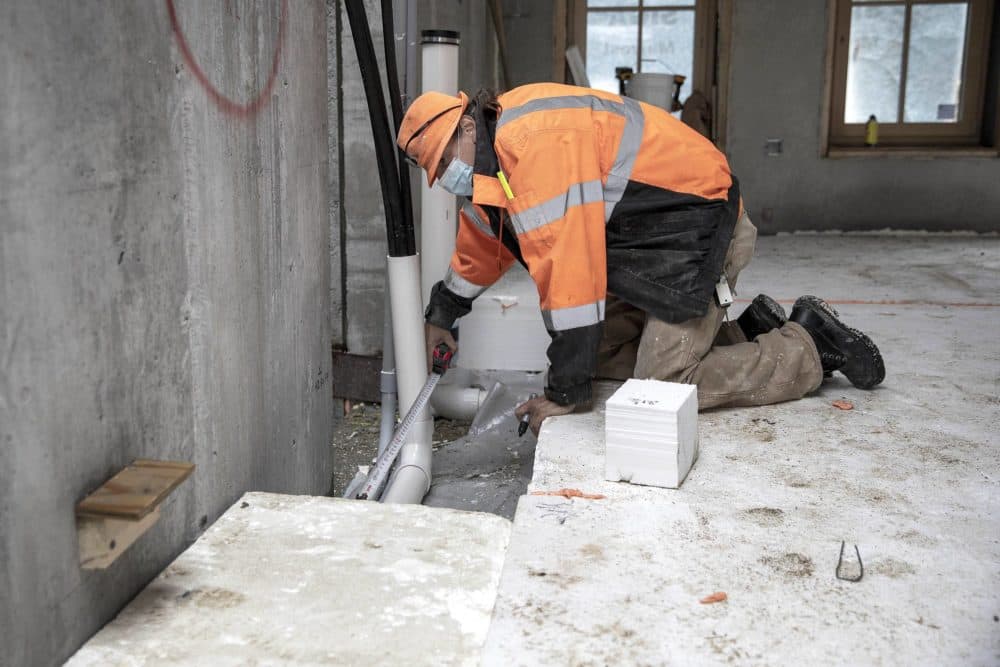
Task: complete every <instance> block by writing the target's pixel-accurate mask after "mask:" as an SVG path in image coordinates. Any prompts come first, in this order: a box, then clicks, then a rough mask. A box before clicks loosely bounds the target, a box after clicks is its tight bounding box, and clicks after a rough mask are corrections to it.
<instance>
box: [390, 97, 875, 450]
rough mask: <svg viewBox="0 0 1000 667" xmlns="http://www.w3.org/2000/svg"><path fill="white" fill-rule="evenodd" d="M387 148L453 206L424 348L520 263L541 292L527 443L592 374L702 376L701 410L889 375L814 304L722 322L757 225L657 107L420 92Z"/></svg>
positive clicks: (711, 149) (864, 341) (731, 187)
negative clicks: (543, 359) (540, 389)
mask: <svg viewBox="0 0 1000 667" xmlns="http://www.w3.org/2000/svg"><path fill="white" fill-rule="evenodd" d="M397 143H398V145H399V147H400V148H401V149H403V151H404V152H405V154H406V156H407V159H408V161H410V162H412V163H413V164H415V165H417V166H419V167H421V168H423V169H424V170H425V171H426V172H427V183H428V185H432V184H433V183H435V182H437V183H438V184H439V185H440V186H441V187H443V188H445V189H446V190H448V191H449V192H452V193H453V194H455V195H458V196H460V197H463V198H464V199H463V203H462V207H461V215H460V224H459V229H458V237H457V239H456V243H455V254H454V255H453V257H452V259H451V265H450V267H449V268H448V271H447V274H446V275H445V278H444V280H442V281H441V282H439V283H437V284H436V285H435V286H434V288H433V290H432V293H431V297H430V302H429V305H428V307H427V311H426V313H425V319H426V329H427V345H428V350H432V349H433V348H434V347H435V346H436V345H438V344H439V343H441V342H445V343H447V344H448V345H449V347H451V348H452V349H457V345H456V343H455V340H454V339H453V338H452V336H451V334H450V333H449V330H450V329H451V327H452V326H453V324H454V322H455V320H456V319H458V318H459V317H461V316H463V315H465V314H466V313H468V312H469V310H470V309H471V304H472V301H473V299H475V298H476V297H477V296H478V295H479V294H481V293H482V292H483V291H484V290H486V288H488V287H489V286H490V285H492V284H493V283H494V282H495V281H496V280H497V279H499V278H500V276H501V275H503V273H504V272H505V271H506V270H507V269H508V268H509V267H510V266H511V265H512V264H513V263H514V262H516V261H517V262H521V263H522V264H523V265H524V266H525V267H526V268H527V270H528V271H529V273H530V274H531V277H532V278H533V279H534V281H535V283H536V285H537V287H538V294H539V298H540V301H541V308H542V317H543V319H544V322H545V327H546V329H547V330H548V332H549V334H550V336H551V337H552V341H551V343H550V345H549V349H548V357H549V362H550V365H549V371H548V375H547V377H546V387H545V395H544V396H541V397H538V398H535V399H532V400H530V401H528V402H526V403H524V404H522V405H521V406H519V407H518V408H517V411H516V414H517V416H518V418H520V417H522V416H523V415H525V414H528V415H530V426H531V429H532V431H534V432H535V434H536V435H537V434H538V430H539V428H540V427H541V423H542V421H543V420H544V419H545V418H546V417H550V416H553V415H561V414H568V413H569V412H572V411H573V410H574V409H588V408H589V407H590V404H591V380H592V379H593V378H595V377H604V378H614V379H626V378H629V377H637V378H653V379H658V380H667V381H673V382H685V383H691V384H696V385H697V386H698V404H699V407H700V408H701V409H705V408H712V407H718V406H745V405H764V404H770V403H777V402H780V401H787V400H792V399H797V398H801V397H802V396H804V395H806V394H808V393H809V392H812V391H814V390H815V389H816V388H817V387H819V386H820V383H821V382H822V380H823V376H824V372H827V373H830V372H832V371H840V372H842V373H843V374H844V375H846V376H847V378H848V379H849V380H850V381H851V382H852V383H853V384H854V385H855V386H858V387H862V388H866V389H867V388H871V387H874V386H875V385H877V384H878V383H880V382H881V381H882V379H883V378H884V376H885V369H884V366H883V363H882V358H881V356H880V355H879V352H878V348H876V346H875V344H874V343H873V342H872V341H871V339H870V338H868V337H867V336H865V335H864V334H862V333H860V332H858V331H855V330H853V329H851V328H849V327H847V326H846V325H844V324H843V323H842V322H841V321H840V320H839V319H838V315H837V313H836V312H835V311H834V310H833V309H832V308H830V307H829V306H828V305H827V304H826V303H825V302H823V301H822V300H820V299H818V298H816V297H802V298H800V299H799V300H798V301H796V303H795V306H794V308H793V309H792V313H791V318H790V320H789V321H786V318H785V313H784V310H783V309H782V308H781V306H780V305H778V304H777V303H776V302H774V301H773V300H772V299H770V298H768V297H766V296H764V295H761V296H759V297H758V298H757V299H755V300H754V302H753V303H752V304H751V305H750V306H749V307H748V308H747V309H746V311H745V312H744V313H743V315H741V316H740V318H739V320H738V321H737V322H733V323H732V324H731V325H730V323H727V322H725V319H726V318H725V315H726V309H727V306H728V304H729V303H730V301H731V297H730V291H731V289H732V288H733V287H734V286H735V285H736V281H737V277H738V275H739V272H740V271H741V270H742V269H743V268H744V267H745V266H746V265H747V263H748V262H749V261H750V258H751V256H752V255H753V249H754V243H755V240H756V228H755V227H754V226H753V224H751V222H750V219H749V217H748V216H747V213H746V211H745V210H744V209H743V206H742V200H741V198H740V191H739V185H738V183H737V181H736V179H735V178H734V177H733V176H732V174H731V173H730V170H729V165H728V164H727V161H726V158H725V156H723V155H722V153H720V152H719V151H718V150H717V149H716V148H715V146H714V145H713V144H712V143H711V142H710V141H709V140H708V139H706V138H704V137H702V136H701V135H699V134H698V133H697V132H696V131H694V130H692V129H691V128H689V127H687V126H686V125H684V124H683V123H681V122H680V121H678V120H677V119H675V118H674V117H672V116H671V115H670V114H668V113H667V112H666V111H665V110H663V109H660V108H658V107H655V106H651V105H648V104H645V103H642V102H638V101H636V100H634V99H631V98H627V97H619V96H618V95H614V94H611V93H607V92H604V91H600V90H592V89H589V88H579V87H575V86H566V85H560V84H532V85H527V86H522V87H519V88H515V89H513V90H511V91H510V92H507V93H504V94H502V95H500V96H498V97H494V96H493V95H492V94H490V93H489V92H487V91H481V92H480V93H479V94H478V95H476V97H475V98H474V99H472V100H470V99H469V98H468V97H467V96H466V94H465V93H462V92H460V93H458V95H457V96H452V95H446V94H443V93H437V92H430V93H425V94H423V95H421V96H420V97H419V98H417V99H416V100H415V101H414V102H413V104H412V105H411V106H410V108H409V109H408V111H407V113H406V115H405V117H404V119H403V122H402V125H401V127H400V131H399V136H398V138H397Z"/></svg>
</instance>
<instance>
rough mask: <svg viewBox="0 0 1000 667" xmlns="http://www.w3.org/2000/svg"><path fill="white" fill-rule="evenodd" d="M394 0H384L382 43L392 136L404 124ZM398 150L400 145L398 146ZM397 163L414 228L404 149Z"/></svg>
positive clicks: (406, 219) (406, 218)
mask: <svg viewBox="0 0 1000 667" xmlns="http://www.w3.org/2000/svg"><path fill="white" fill-rule="evenodd" d="M392 20H393V18H392V0H382V44H383V46H384V47H385V78H386V79H387V83H388V84H389V106H390V107H391V108H392V121H393V126H394V128H395V132H393V134H392V136H393V137H395V136H397V135H398V134H399V126H400V125H402V124H403V96H402V95H400V94H399V72H398V70H397V69H396V30H395V28H393V25H392ZM397 150H399V149H398V147H397ZM397 155H398V160H397V164H398V165H399V190H400V193H401V194H402V196H403V226H404V228H406V229H413V202H412V201H411V197H410V168H409V167H408V166H407V164H406V161H405V160H404V159H403V151H402V150H399V153H398V154H397Z"/></svg>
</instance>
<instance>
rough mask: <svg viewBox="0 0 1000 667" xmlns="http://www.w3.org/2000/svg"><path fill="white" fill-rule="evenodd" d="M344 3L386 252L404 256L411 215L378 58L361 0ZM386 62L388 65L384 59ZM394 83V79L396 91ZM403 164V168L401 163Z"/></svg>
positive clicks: (412, 243)
mask: <svg viewBox="0 0 1000 667" xmlns="http://www.w3.org/2000/svg"><path fill="white" fill-rule="evenodd" d="M345 5H346V7H347V20H348V21H349V22H350V24H351V35H352V37H353V39H354V50H355V51H356V52H357V56H358V64H359V66H360V68H361V80H362V82H363V83H364V87H365V99H366V101H367V102H368V112H369V113H368V115H369V118H370V119H371V125H372V137H373V138H374V140H375V159H376V162H377V163H378V176H379V183H380V185H381V186H382V204H383V206H384V207H385V225H386V237H387V242H388V243H387V244H388V249H389V256H390V257H408V256H411V255H415V254H417V242H416V238H415V235H414V233H413V220H412V215H409V216H407V215H406V214H405V213H404V204H403V192H402V189H401V188H400V181H399V173H400V172H399V170H398V167H397V163H396V150H397V149H396V146H395V144H394V143H393V136H394V133H393V132H392V130H391V128H390V127H389V118H388V116H387V114H386V112H385V97H383V95H382V77H381V76H380V74H379V70H378V61H377V60H376V59H375V48H374V47H373V46H372V36H371V32H370V31H369V27H368V16H367V15H366V14H365V6H364V2H363V0H345ZM383 20H384V19H383ZM390 24H391V18H390ZM384 37H385V41H386V42H387V43H388V42H390V41H391V40H393V39H394V36H393V34H392V33H391V32H390V33H389V34H388V35H385V36H384ZM391 48H392V46H391V45H389V46H387V49H391ZM387 60H390V59H387ZM395 64H396V63H395V57H393V58H392V59H391V66H392V67H393V68H395ZM387 66H389V63H388V62H387ZM398 86H399V84H398V82H397V84H396V90H397V91H398V89H399V88H398ZM394 97H398V95H394ZM403 168H404V169H405V165H403ZM407 190H409V188H407Z"/></svg>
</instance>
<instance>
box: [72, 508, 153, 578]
mask: <svg viewBox="0 0 1000 667" xmlns="http://www.w3.org/2000/svg"><path fill="white" fill-rule="evenodd" d="M159 519H160V508H159V507H157V508H156V509H154V510H153V511H152V512H150V513H149V514H147V515H146V516H144V517H142V518H141V519H119V518H116V517H110V516H106V517H96V516H87V515H86V514H83V515H77V517H76V535H77V541H78V542H79V544H80V567H81V568H83V569H84V570H103V569H104V568H106V567H108V566H109V565H111V563H113V562H114V561H115V559H117V558H118V557H119V556H120V555H122V553H124V551H125V550H126V549H128V548H129V547H130V546H132V543H133V542H135V541H136V540H137V539H139V538H140V537H141V536H142V534H143V533H145V532H146V531H147V530H149V529H150V528H151V527H152V526H153V524H154V523H156V522H157V521H159Z"/></svg>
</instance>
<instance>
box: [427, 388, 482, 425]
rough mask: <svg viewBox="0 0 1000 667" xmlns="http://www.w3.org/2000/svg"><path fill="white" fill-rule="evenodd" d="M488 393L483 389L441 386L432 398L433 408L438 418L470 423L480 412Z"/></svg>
mask: <svg viewBox="0 0 1000 667" xmlns="http://www.w3.org/2000/svg"><path fill="white" fill-rule="evenodd" d="M486 393H487V392H486V390H485V389H482V388H481V387H469V386H463V385H461V384H457V383H455V384H451V383H449V384H439V385H438V386H437V388H436V389H435V390H434V395H433V396H431V408H432V409H433V410H434V415H435V416H437V417H444V418H445V419H461V420H463V421H469V420H471V419H472V418H473V417H475V416H476V413H477V412H479V408H480V407H481V406H482V405H483V400H484V399H485V398H486Z"/></svg>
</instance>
